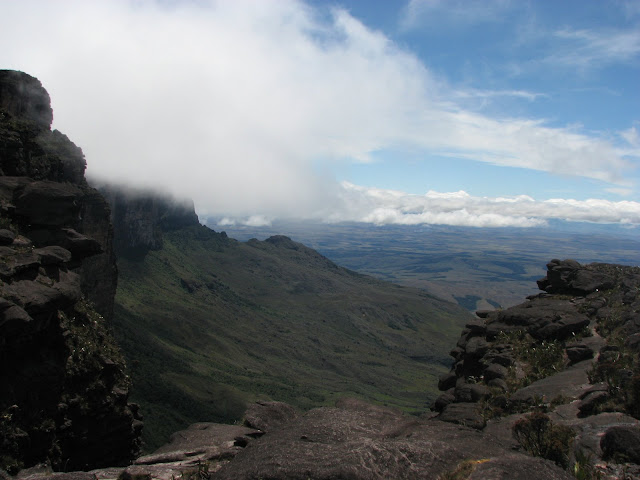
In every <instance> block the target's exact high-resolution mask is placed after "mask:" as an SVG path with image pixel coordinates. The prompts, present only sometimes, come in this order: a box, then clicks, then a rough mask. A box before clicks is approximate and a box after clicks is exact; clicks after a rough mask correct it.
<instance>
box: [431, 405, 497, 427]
mask: <svg viewBox="0 0 640 480" xmlns="http://www.w3.org/2000/svg"><path fill="white" fill-rule="evenodd" d="M437 418H438V420H442V421H443V422H449V423H457V424H459V425H465V426H467V427H471V428H475V429H477V430H482V429H483V428H484V427H485V425H486V424H487V422H486V420H485V419H484V417H483V416H482V411H481V410H480V406H479V405H478V404H477V403H469V402H464V403H451V404H449V405H447V406H446V407H445V408H444V410H443V411H442V413H441V414H440V415H438V417H437Z"/></svg>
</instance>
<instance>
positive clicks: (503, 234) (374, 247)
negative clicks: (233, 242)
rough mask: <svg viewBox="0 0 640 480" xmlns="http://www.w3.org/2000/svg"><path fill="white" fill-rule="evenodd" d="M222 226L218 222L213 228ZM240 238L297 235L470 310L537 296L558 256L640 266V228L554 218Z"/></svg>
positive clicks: (263, 231)
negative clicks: (515, 224)
mask: <svg viewBox="0 0 640 480" xmlns="http://www.w3.org/2000/svg"><path fill="white" fill-rule="evenodd" d="M211 225H212V226H213V227H214V228H217V227H216V226H215V224H214V223H212V224H211ZM224 229H225V230H226V231H227V233H228V234H229V235H230V236H232V237H234V238H237V239H239V240H247V239H249V238H252V237H255V238H258V239H264V238H267V237H268V236H271V235H274V234H284V235H290V236H292V237H294V238H296V239H297V240H298V241H300V242H302V243H304V244H305V245H309V246H310V247H312V248H314V249H316V250H318V251H319V252H320V253H321V254H323V255H326V256H327V257H328V258H330V259H331V260H332V261H334V262H336V263H338V264H340V265H343V266H345V267H347V268H351V269H353V270H356V271H358V272H360V273H365V274H368V275H373V276H375V277H378V278H381V279H384V280H388V281H391V282H394V283H399V284H402V285H408V286H414V287H419V288H423V289H426V290H427V291H429V292H431V293H433V294H435V295H438V296H440V297H442V298H445V299H448V300H451V301H453V302H457V303H458V304H459V305H461V306H463V307H464V308H466V309H468V310H470V311H474V310H476V309H492V308H496V307H509V306H513V305H515V304H517V303H520V302H521V301H522V299H523V298H525V297H526V296H527V295H531V294H534V293H536V289H535V280H537V279H539V278H540V277H542V276H544V274H545V270H544V265H545V264H546V263H547V262H548V261H549V259H550V258H553V257H560V258H574V259H576V260H578V261H579V262H581V263H590V262H609V263H617V264H623V265H631V266H634V265H640V230H638V229H637V228H636V229H633V228H624V227H621V226H616V225H597V224H588V223H576V222H573V223H568V222H560V221H554V222H551V223H550V224H549V226H547V227H540V228H474V227H451V226H445V225H421V226H405V225H386V226H374V225H368V224H358V223H340V224H316V223H312V222H276V223H274V224H273V225H271V226H265V227H248V226H225V227H224Z"/></svg>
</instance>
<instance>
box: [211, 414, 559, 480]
mask: <svg viewBox="0 0 640 480" xmlns="http://www.w3.org/2000/svg"><path fill="white" fill-rule="evenodd" d="M455 405H461V404H452V405H450V406H449V407H448V408H451V407H454V406H455ZM472 407H473V408H476V405H475V404H472ZM507 449H508V446H506V445H504V444H503V443H502V442H500V441H498V440H496V439H494V438H491V437H486V436H484V435H483V434H482V433H481V432H478V431H475V430H472V429H469V428H466V427H464V426H461V425H451V424H449V423H447V422H440V421H435V420H423V419H418V418H407V417H405V416H403V415H402V414H400V413H398V412H396V411H393V410H389V409H384V408H382V407H376V406H372V405H366V404H363V403H362V402H359V401H351V402H347V403H346V404H345V405H344V406H343V407H342V408H326V407H325V408H319V409H314V410H311V411H309V412H307V413H306V414H304V415H303V416H301V417H299V418H298V419H296V420H294V421H293V422H291V423H289V424H287V425H285V426H284V427H283V428H281V429H278V430H277V431H274V432H270V433H267V434H266V435H264V436H263V437H261V438H260V439H258V440H256V441H253V442H251V443H250V444H249V445H248V446H247V448H245V449H244V450H243V451H242V452H240V453H239V454H238V455H237V456H236V457H235V458H234V459H233V461H231V462H230V463H228V464H226V465H224V466H223V467H222V468H221V469H220V470H219V471H218V472H217V473H216V474H215V475H214V476H213V478H215V479H234V480H235V479H238V478H245V479H250V478H253V479H257V478H270V479H274V480H276V479H293V478H300V479H307V478H313V479H339V478H340V479H343V478H344V479H346V478H349V479H353V480H364V479H368V480H377V479H380V480H381V479H392V478H393V479H396V478H397V479H407V480H413V479H415V480H417V479H425V478H433V479H435V478H438V477H439V476H441V475H444V474H446V473H447V472H451V471H453V470H454V469H455V468H456V466H457V465H458V464H459V463H460V462H462V461H464V460H469V459H472V460H480V459H489V458H496V457H500V456H502V455H505V454H507V453H508V450H507ZM513 455H514V456H515V457H514V462H516V461H517V460H518V458H519V459H520V461H527V460H526V459H527V458H529V457H526V456H524V455H521V454H518V453H514V454H513ZM485 461H486V460H485ZM505 465H506V464H505ZM509 468H510V467H508V468H506V469H505V473H504V474H505V475H509V473H510V470H509ZM554 469H555V472H556V473H557V474H558V476H557V477H556V478H564V477H562V476H561V475H562V470H560V469H559V468H557V467H554V466H551V465H550V466H549V472H553V471H554ZM509 478H517V477H516V476H513V477H509ZM550 478H552V477H550Z"/></svg>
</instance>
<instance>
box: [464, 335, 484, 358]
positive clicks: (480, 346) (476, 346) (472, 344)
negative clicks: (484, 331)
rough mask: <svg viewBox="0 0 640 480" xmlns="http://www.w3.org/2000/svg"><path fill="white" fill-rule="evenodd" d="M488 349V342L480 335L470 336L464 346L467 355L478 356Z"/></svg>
mask: <svg viewBox="0 0 640 480" xmlns="http://www.w3.org/2000/svg"><path fill="white" fill-rule="evenodd" d="M488 350H489V344H488V343H487V341H486V340H485V339H484V338H482V337H473V338H471V339H470V340H469V341H468V342H467V345H466V347H465V351H466V354H467V356H469V357H475V358H480V357H482V356H483V355H484V354H485V353H487V351H488Z"/></svg>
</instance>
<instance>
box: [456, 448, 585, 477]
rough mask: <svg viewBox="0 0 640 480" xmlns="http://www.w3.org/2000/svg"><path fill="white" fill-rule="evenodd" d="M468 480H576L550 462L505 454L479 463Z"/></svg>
mask: <svg viewBox="0 0 640 480" xmlns="http://www.w3.org/2000/svg"><path fill="white" fill-rule="evenodd" d="M467 478H468V480H511V479H518V480H575V477H574V476H573V475H570V474H569V473H567V472H564V471H561V470H560V471H559V469H558V467H557V465H555V464H554V463H553V462H551V461H549V460H544V459H542V458H536V457H525V458H522V456H521V455H516V454H513V453H511V454H505V455H502V456H500V457H496V458H490V459H486V460H481V461H478V462H477V463H476V464H475V465H474V468H473V471H472V473H471V475H470V476H469V477H467Z"/></svg>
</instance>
